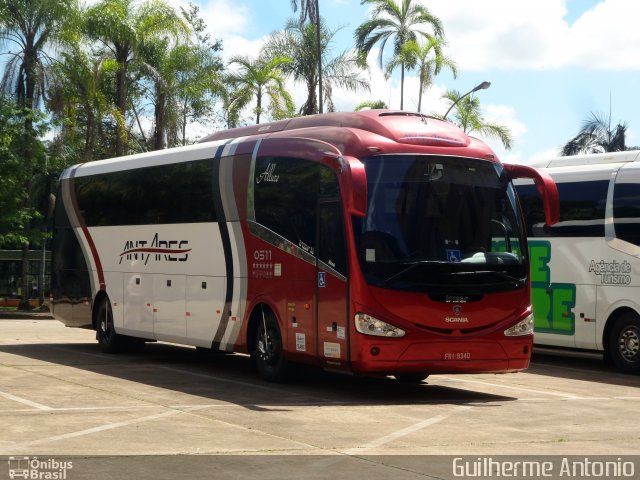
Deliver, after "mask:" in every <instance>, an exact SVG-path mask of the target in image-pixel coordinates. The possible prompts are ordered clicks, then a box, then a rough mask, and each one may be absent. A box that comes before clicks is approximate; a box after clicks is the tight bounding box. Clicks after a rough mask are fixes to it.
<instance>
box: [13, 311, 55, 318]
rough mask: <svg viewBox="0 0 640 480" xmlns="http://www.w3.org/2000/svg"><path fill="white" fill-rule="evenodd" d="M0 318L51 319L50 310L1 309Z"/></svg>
mask: <svg viewBox="0 0 640 480" xmlns="http://www.w3.org/2000/svg"><path fill="white" fill-rule="evenodd" d="M0 320H53V314H52V313H51V312H19V311H2V312H0Z"/></svg>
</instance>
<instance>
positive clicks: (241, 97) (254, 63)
mask: <svg viewBox="0 0 640 480" xmlns="http://www.w3.org/2000/svg"><path fill="white" fill-rule="evenodd" d="M289 63H292V60H291V59H290V58H288V57H282V56H277V57H273V58H270V59H266V58H264V57H258V58H257V59H252V58H250V57H246V56H234V57H231V59H230V61H229V65H230V66H231V65H234V66H236V67H238V71H237V72H234V73H232V74H230V76H229V82H230V83H231V84H232V85H234V87H235V88H236V89H237V91H236V107H235V108H239V107H240V106H246V105H248V104H249V103H250V102H251V101H252V100H253V99H254V98H255V101H256V107H255V109H254V113H255V114H256V123H260V116H261V115H262V113H263V112H264V111H265V108H264V107H263V103H264V100H265V97H267V99H268V101H269V108H270V109H271V111H272V112H274V113H275V115H276V116H281V115H280V114H281V113H282V112H286V113H289V112H292V111H293V109H294V105H293V99H292V98H291V95H290V94H289V92H288V91H287V89H286V86H285V79H284V74H283V73H282V70H281V68H282V66H283V65H286V64H289Z"/></svg>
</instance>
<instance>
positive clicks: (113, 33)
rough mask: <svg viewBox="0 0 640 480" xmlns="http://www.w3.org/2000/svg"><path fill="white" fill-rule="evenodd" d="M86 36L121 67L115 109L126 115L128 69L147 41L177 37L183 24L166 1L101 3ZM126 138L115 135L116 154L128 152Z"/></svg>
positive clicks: (92, 14)
mask: <svg viewBox="0 0 640 480" xmlns="http://www.w3.org/2000/svg"><path fill="white" fill-rule="evenodd" d="M86 28H87V35H88V36H89V38H90V39H93V40H97V41H100V42H102V44H103V45H104V46H105V48H107V49H108V50H109V51H110V52H111V55H112V56H113V58H114V59H115V60H116V62H118V65H119V66H120V68H119V69H118V71H117V72H116V74H115V77H116V78H115V79H116V106H117V107H118V111H119V112H120V115H121V116H122V117H123V118H124V117H125V116H126V111H127V105H128V104H129V97H128V89H129V78H128V74H129V68H130V66H131V63H132V62H133V60H134V58H136V56H137V55H138V54H139V52H140V49H141V46H142V45H143V44H144V41H145V39H148V38H153V37H154V36H155V35H161V34H175V35H177V34H178V33H179V32H181V31H183V30H184V22H183V21H182V19H181V18H180V17H179V16H178V14H177V13H176V11H175V9H174V8H173V7H172V6H171V5H169V3H167V2H166V1H165V0H150V1H148V2H147V3H144V4H142V5H141V6H136V4H135V0H101V1H100V2H99V3H97V4H96V5H94V6H92V7H91V8H89V10H88V11H87V25H86ZM125 145H126V138H123V137H122V136H121V135H117V136H116V152H115V153H116V155H123V154H124V153H125Z"/></svg>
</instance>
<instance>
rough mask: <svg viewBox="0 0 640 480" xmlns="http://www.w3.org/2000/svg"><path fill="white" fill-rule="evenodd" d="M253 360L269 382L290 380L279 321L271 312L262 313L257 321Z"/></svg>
mask: <svg viewBox="0 0 640 480" xmlns="http://www.w3.org/2000/svg"><path fill="white" fill-rule="evenodd" d="M257 322H258V328H257V329H256V330H257V331H256V335H255V338H254V348H253V358H254V362H255V365H256V368H257V370H258V373H259V374H260V376H261V377H262V378H263V379H264V380H266V381H267V382H276V383H279V382H284V381H286V380H287V379H288V374H289V365H288V364H287V361H286V359H285V358H284V345H283V343H282V335H281V334H280V328H279V327H278V321H277V320H276V319H275V317H274V316H273V314H271V313H270V312H264V311H263V312H262V313H261V315H259V318H258V320H257Z"/></svg>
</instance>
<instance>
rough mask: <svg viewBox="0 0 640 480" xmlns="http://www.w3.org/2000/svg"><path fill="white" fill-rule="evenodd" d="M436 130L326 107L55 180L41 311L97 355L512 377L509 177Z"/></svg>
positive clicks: (518, 173) (516, 337)
mask: <svg viewBox="0 0 640 480" xmlns="http://www.w3.org/2000/svg"><path fill="white" fill-rule="evenodd" d="M516 177H526V178H533V179H534V180H535V182H536V184H537V185H538V189H539V192H540V194H541V196H542V198H543V201H544V205H545V212H546V216H547V219H546V220H547V222H548V223H549V224H552V223H554V222H555V221H557V216H558V198H557V190H556V188H555V184H554V183H553V181H552V180H551V179H550V177H548V176H546V175H545V174H541V173H538V172H537V171H536V170H534V169H532V168H529V167H526V166H521V165H511V166H509V165H504V164H501V163H500V162H499V161H498V160H497V159H496V157H495V155H494V153H493V152H492V151H491V150H490V149H489V147H487V145H485V144H484V143H483V142H481V141H479V140H477V139H474V138H471V137H469V136H467V135H465V133H464V132H462V131H461V130H460V129H458V128H457V127H455V126H453V125H452V124H450V123H447V122H442V121H440V120H437V119H434V118H430V117H426V116H423V115H419V114H412V113H407V112H394V111H386V110H370V111H365V112H358V113H331V114H325V115H317V116H309V117H301V118H294V119H289V120H283V121H278V122H273V123H268V124H260V125H255V126H250V127H244V128H239V129H234V130H228V131H222V132H218V133H214V134H212V135H210V136H208V137H206V138H204V139H203V140H202V141H201V142H200V143H198V144H196V145H191V146H187V147H180V148H174V149H169V150H162V151H157V152H150V153H144V154H138V155H132V156H128V157H122V158H114V159H110V160H103V161H95V162H90V163H85V164H81V165H76V166H73V167H71V168H69V169H67V170H66V171H65V172H64V173H63V174H62V177H61V182H60V190H59V193H58V196H57V208H56V215H55V216H56V231H55V239H54V253H53V261H54V278H53V282H52V291H53V304H54V314H55V316H56V318H58V319H59V320H61V321H62V322H63V323H65V324H66V325H68V326H75V327H84V328H91V329H95V330H96V336H97V340H98V342H99V344H100V346H101V347H102V349H103V350H105V351H107V352H112V351H117V350H120V349H122V348H124V347H127V346H133V345H140V344H141V343H143V342H145V341H165V342H172V343H179V344H185V345H192V346H195V347H198V348H201V349H211V350H214V351H224V352H241V353H249V354H251V356H252V357H253V358H254V360H255V363H256V366H257V369H258V371H259V373H260V374H261V375H262V376H263V377H264V378H265V379H267V380H272V381H278V380H281V379H283V378H284V376H285V374H286V372H287V367H288V366H289V365H290V364H291V363H305V364H313V365H319V366H321V367H323V368H325V369H331V370H336V371H342V372H351V373H356V374H375V375H393V376H395V377H396V378H398V379H399V380H402V381H421V380H422V379H424V378H426V376H427V375H429V374H432V373H445V372H446V373H456V372H460V373H462V372H464V373H468V372H516V371H519V370H522V369H525V368H527V366H528V365H529V360H530V355H531V347H532V340H533V317H532V314H531V299H530V281H529V258H528V249H527V243H526V242H527V239H526V235H525V232H526V230H525V227H524V224H523V218H522V215H521V210H520V207H519V204H518V200H517V197H516V194H515V192H514V188H513V185H512V182H511V179H512V178H516Z"/></svg>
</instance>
